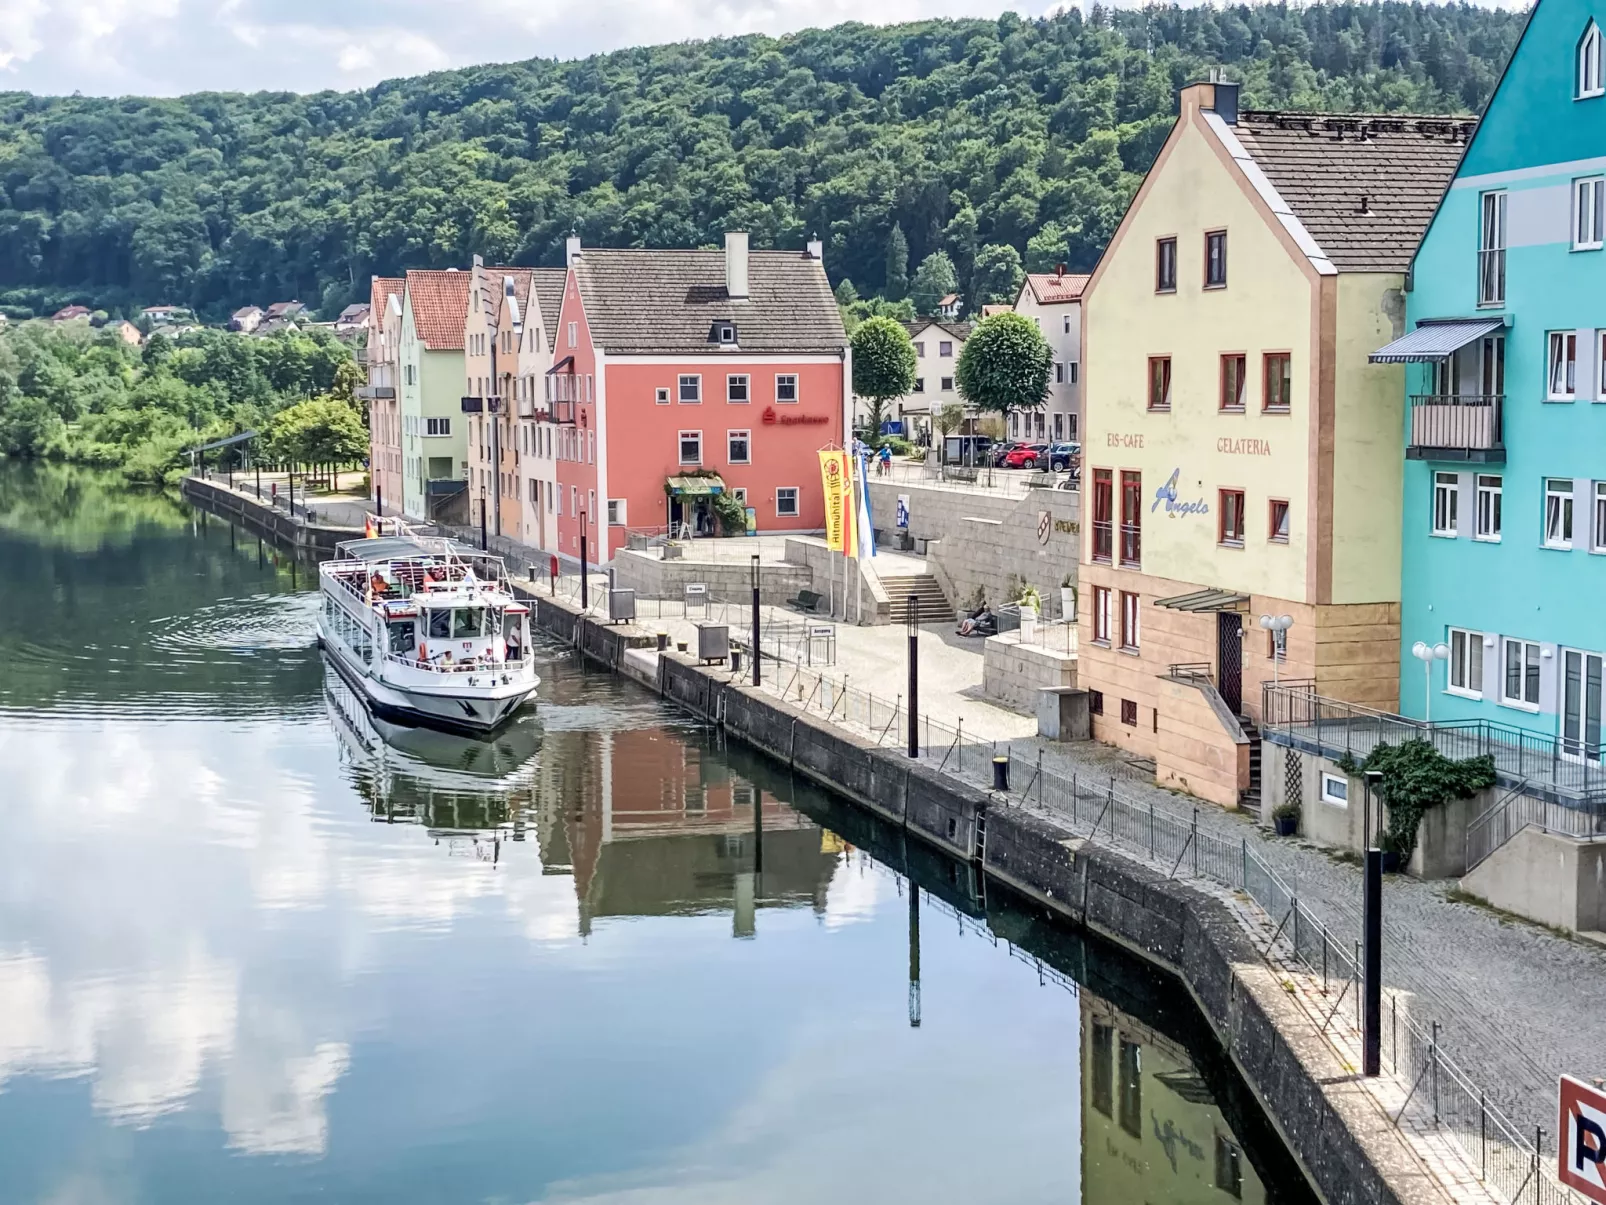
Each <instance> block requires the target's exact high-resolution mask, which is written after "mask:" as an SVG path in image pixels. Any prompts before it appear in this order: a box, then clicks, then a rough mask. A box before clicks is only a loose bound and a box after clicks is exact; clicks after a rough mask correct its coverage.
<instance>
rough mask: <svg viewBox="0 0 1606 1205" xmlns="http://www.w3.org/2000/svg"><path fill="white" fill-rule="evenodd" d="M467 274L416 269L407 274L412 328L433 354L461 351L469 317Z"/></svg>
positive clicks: (469, 276)
mask: <svg viewBox="0 0 1606 1205" xmlns="http://www.w3.org/2000/svg"><path fill="white" fill-rule="evenodd" d="M471 279H472V274H471V273H468V272H450V271H445V272H443V271H436V270H433V269H428V270H426V269H414V270H413V271H410V272H408V273H407V285H406V288H407V304H409V305H411V306H412V309H413V329H414V330H416V331H417V332H418V337H419V339H421V340H422V341H423V343H424V346H425V347H426V348H428V349H429V350H430V351H462V350H463V324H464V321H465V319H466V318H467V317H468V287H469V284H470V281H471Z"/></svg>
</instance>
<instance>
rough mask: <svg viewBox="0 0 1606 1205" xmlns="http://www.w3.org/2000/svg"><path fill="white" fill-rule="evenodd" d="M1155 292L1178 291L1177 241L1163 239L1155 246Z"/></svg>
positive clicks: (1157, 241)
mask: <svg viewBox="0 0 1606 1205" xmlns="http://www.w3.org/2000/svg"><path fill="white" fill-rule="evenodd" d="M1154 291H1155V292H1156V293H1175V292H1176V291H1177V240H1176V239H1174V238H1163V239H1158V240H1156V242H1155V244H1154Z"/></svg>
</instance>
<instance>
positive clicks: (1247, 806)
mask: <svg viewBox="0 0 1606 1205" xmlns="http://www.w3.org/2000/svg"><path fill="white" fill-rule="evenodd" d="M1238 723H1239V725H1240V726H1242V728H1243V730H1244V735H1245V736H1247V737H1248V738H1249V786H1248V787H1246V788H1245V789H1244V790H1242V791H1240V792H1239V793H1238V806H1239V807H1240V808H1242V809H1243V810H1244V811H1245V812H1248V813H1249V814H1250V815H1251V816H1253V817H1254V818H1255V819H1256V820H1259V819H1260V729H1259V728H1257V727H1255V722H1254V721H1253V720H1251V719H1250V718H1249V717H1248V716H1239V717H1238Z"/></svg>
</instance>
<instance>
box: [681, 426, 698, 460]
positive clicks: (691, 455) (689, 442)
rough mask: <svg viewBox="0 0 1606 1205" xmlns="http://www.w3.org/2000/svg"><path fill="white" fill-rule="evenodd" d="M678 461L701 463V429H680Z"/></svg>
mask: <svg viewBox="0 0 1606 1205" xmlns="http://www.w3.org/2000/svg"><path fill="white" fill-rule="evenodd" d="M680 463H681V464H702V463H703V433H702V432H701V431H682V432H681V433H680Z"/></svg>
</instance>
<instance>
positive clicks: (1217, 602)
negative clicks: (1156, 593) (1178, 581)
mask: <svg viewBox="0 0 1606 1205" xmlns="http://www.w3.org/2000/svg"><path fill="white" fill-rule="evenodd" d="M1154 605H1155V606H1157V607H1165V608H1167V609H1168V610H1172V611H1247V610H1248V609H1249V595H1247V594H1237V593H1235V592H1233V591H1231V590H1195V591H1194V592H1193V593H1192V594H1176V595H1173V596H1172V597H1170V598H1157V599H1155V600H1154Z"/></svg>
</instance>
